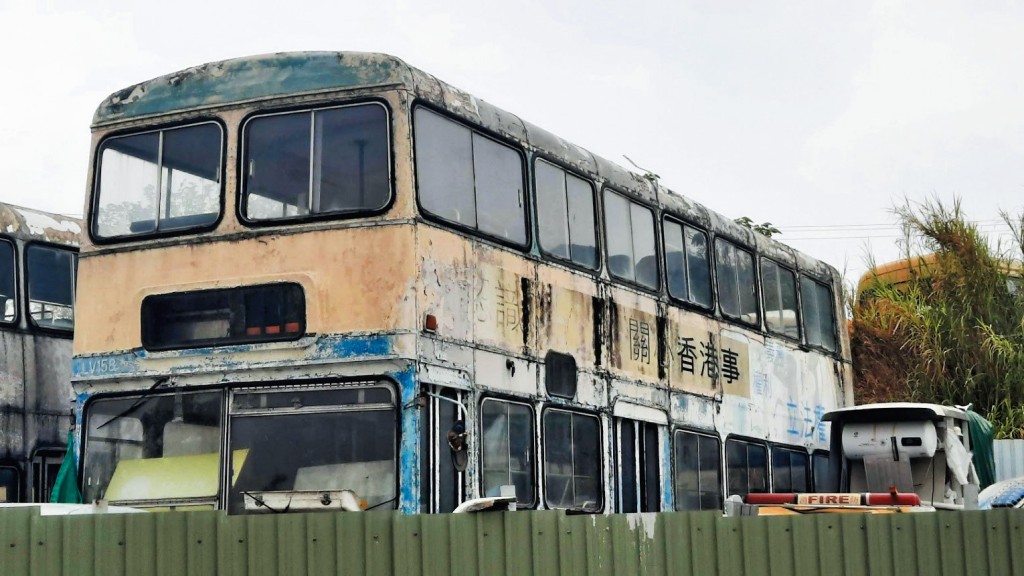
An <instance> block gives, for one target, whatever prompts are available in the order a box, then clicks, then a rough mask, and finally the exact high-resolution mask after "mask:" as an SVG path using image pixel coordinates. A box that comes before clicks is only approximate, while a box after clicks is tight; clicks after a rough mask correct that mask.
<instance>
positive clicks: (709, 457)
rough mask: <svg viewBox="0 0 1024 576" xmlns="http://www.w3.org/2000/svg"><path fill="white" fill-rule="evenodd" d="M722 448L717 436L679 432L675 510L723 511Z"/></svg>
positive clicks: (677, 439) (676, 433)
mask: <svg viewBox="0 0 1024 576" xmlns="http://www.w3.org/2000/svg"><path fill="white" fill-rule="evenodd" d="M721 446H722V444H721V442H720V441H719V440H718V438H716V437H714V436H709V435H707V434H697V433H694V432H688V431H686V430H676V432H675V446H674V451H673V455H674V460H675V490H676V492H675V501H676V510H721V508H722V505H723V501H722V456H721Z"/></svg>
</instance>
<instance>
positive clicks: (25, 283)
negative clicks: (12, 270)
mask: <svg viewBox="0 0 1024 576" xmlns="http://www.w3.org/2000/svg"><path fill="white" fill-rule="evenodd" d="M31 246H41V247H44V248H50V249H56V250H62V251H64V252H70V253H71V257H72V262H73V268H74V271H73V273H72V274H71V314H72V318H76V316H77V315H76V312H77V311H78V310H77V308H78V307H77V302H76V300H77V299H78V298H77V296H78V274H77V272H78V255H79V250H78V248H75V247H73V246H68V245H66V244H58V243H55V242H44V241H42V240H29V241H27V242H25V244H24V245H23V246H22V249H21V262H20V264H21V269H22V270H23V273H22V275H21V279H22V286H21V289H22V292H21V293H22V294H23V297H22V299H21V300H22V302H21V305H22V310H21V311H22V312H24V314H25V320H26V326H27V327H28V329H29V331H32V332H39V333H41V334H48V335H51V336H58V337H62V338H73V337H74V334H75V327H74V325H73V324H72V326H71V328H52V327H49V326H41V325H39V324H37V323H36V321H35V320H34V319H33V318H32V310H31V306H32V299H31V298H30V293H29V286H30V282H31V281H32V280H31V278H29V271H28V253H29V247H31ZM72 322H74V320H72Z"/></svg>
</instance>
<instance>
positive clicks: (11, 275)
mask: <svg viewBox="0 0 1024 576" xmlns="http://www.w3.org/2000/svg"><path fill="white" fill-rule="evenodd" d="M14 262H15V259H14V244H12V243H11V242H9V241H7V240H0V322H3V323H5V324H7V323H11V322H14V321H15V319H17V317H18V304H17V303H18V300H17V294H16V293H15V290H16V289H17V288H16V286H17V285H18V284H17V280H16V279H15V272H14V271H15V266H14Z"/></svg>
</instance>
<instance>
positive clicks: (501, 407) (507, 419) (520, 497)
mask: <svg viewBox="0 0 1024 576" xmlns="http://www.w3.org/2000/svg"><path fill="white" fill-rule="evenodd" d="M480 413H481V415H480V428H481V430H482V434H481V436H482V439H481V446H480V450H481V454H480V461H481V467H482V480H481V481H482V482H483V486H482V488H483V495H484V496H498V495H499V494H500V490H501V487H502V486H504V485H512V486H515V488H516V502H518V503H519V505H520V506H522V507H524V508H531V507H533V506H534V505H535V504H536V499H535V496H534V494H535V492H536V491H535V490H534V479H533V478H534V476H533V462H534V456H533V409H532V408H530V406H529V405H527V404H520V403H518V402H506V401H503V400H496V399H494V398H486V399H484V401H483V403H482V404H481V406H480Z"/></svg>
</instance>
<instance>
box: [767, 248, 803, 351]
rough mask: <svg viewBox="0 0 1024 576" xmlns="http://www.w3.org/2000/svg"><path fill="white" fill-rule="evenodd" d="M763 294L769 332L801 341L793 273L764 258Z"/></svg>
mask: <svg viewBox="0 0 1024 576" xmlns="http://www.w3.org/2000/svg"><path fill="white" fill-rule="evenodd" d="M761 293H762V295H763V296H764V323H765V325H766V326H767V327H768V331H769V332H771V333H773V334H779V335H781V336H786V337H787V338H793V339H799V338H800V328H799V322H797V314H796V278H795V277H794V276H793V272H791V271H789V270H787V269H786V268H783V267H782V266H779V265H778V264H776V263H775V262H772V261H771V260H768V259H765V258H762V259H761Z"/></svg>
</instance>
